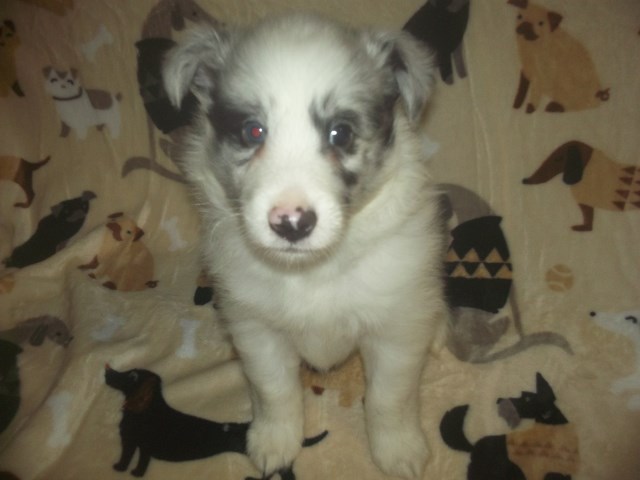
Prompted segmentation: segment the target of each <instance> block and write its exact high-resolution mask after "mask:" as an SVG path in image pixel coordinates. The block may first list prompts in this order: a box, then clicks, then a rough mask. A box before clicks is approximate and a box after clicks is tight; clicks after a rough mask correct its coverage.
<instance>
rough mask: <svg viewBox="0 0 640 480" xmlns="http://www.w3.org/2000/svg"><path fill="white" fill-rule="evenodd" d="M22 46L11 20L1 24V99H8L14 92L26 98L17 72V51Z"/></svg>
mask: <svg viewBox="0 0 640 480" xmlns="http://www.w3.org/2000/svg"><path fill="white" fill-rule="evenodd" d="M19 46H20V39H19V37H18V34H17V32H16V26H15V24H14V23H13V22H12V21H11V20H4V21H2V23H0V97H7V96H9V93H11V92H12V91H13V93H15V94H16V95H17V96H19V97H24V92H23V91H22V88H20V83H19V82H18V74H17V72H16V60H15V51H16V49H17V48H18V47H19Z"/></svg>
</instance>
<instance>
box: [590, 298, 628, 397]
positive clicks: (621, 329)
mask: <svg viewBox="0 0 640 480" xmlns="http://www.w3.org/2000/svg"><path fill="white" fill-rule="evenodd" d="M591 318H593V321H594V322H595V323H596V324H597V325H598V326H600V327H602V328H604V329H605V330H609V331H610V332H613V333H617V334H618V335H622V336H624V337H626V338H627V339H628V340H631V343H632V344H633V348H634V350H635V354H636V358H635V364H634V365H633V372H632V373H631V374H630V375H628V376H626V377H622V378H619V379H618V380H616V381H615V382H613V384H612V385H611V392H612V393H614V394H616V395H620V394H622V393H627V392H630V393H631V394H632V395H631V397H630V398H629V401H628V403H627V407H628V408H629V410H640V309H638V310H629V311H624V312H616V313H606V312H591Z"/></svg>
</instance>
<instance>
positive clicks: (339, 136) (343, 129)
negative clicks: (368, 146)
mask: <svg viewBox="0 0 640 480" xmlns="http://www.w3.org/2000/svg"><path fill="white" fill-rule="evenodd" d="M329 143H330V144H331V145H333V146H334V147H337V148H341V149H347V148H349V147H350V146H351V144H352V143H353V130H352V129H351V127H350V126H349V125H347V124H346V123H339V124H337V125H334V126H333V127H331V128H330V129H329Z"/></svg>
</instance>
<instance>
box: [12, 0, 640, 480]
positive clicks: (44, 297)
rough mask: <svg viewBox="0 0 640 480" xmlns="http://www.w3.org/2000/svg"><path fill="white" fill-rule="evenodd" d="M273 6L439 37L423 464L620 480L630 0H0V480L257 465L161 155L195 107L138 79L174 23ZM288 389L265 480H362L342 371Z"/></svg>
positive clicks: (632, 81)
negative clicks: (298, 435) (298, 425)
mask: <svg viewBox="0 0 640 480" xmlns="http://www.w3.org/2000/svg"><path fill="white" fill-rule="evenodd" d="M284 9H296V10H299V9H305V10H313V11H318V12H322V13H324V14H326V15H329V16H331V17H336V18H339V19H341V20H343V21H345V22H349V23H352V24H354V25H378V26H386V27H390V28H405V29H406V30H407V31H409V32H410V33H411V34H413V35H415V36H417V37H418V38H420V39H422V40H424V41H425V42H427V43H429V44H430V45H431V46H432V47H433V48H434V50H435V51H436V52H437V61H438V85H437V91H436V94H435V96H434V98H433V102H432V104H431V106H430V109H429V111H428V114H427V116H426V118H425V122H424V129H425V132H426V134H427V135H428V137H429V139H430V142H429V144H428V145H426V151H425V156H427V155H429V156H430V157H431V158H430V162H431V171H432V173H433V176H434V178H435V179H436V180H437V182H438V183H440V184H441V190H442V199H443V205H444V207H445V210H446V213H447V215H448V217H449V225H450V227H451V234H450V244H449V248H448V251H447V255H446V258H443V261H444V262H445V266H446V273H447V279H446V281H447V293H448V295H449V299H450V302H451V307H452V312H453V315H452V324H451V326H450V329H449V331H448V335H447V339H446V342H445V343H444V344H443V345H441V346H438V347H437V348H434V350H433V351H432V352H431V355H430V358H429V361H428V364H427V366H426V368H425V371H424V374H423V378H422V385H421V399H422V428H423V430H424V432H425V434H426V436H427V439H428V443H429V446H430V451H431V454H430V459H429V463H428V464H427V467H426V471H425V473H424V479H447V480H464V479H469V480H472V479H487V480H488V479H492V480H502V479H504V480H515V479H522V480H525V479H526V480H543V479H547V480H549V479H565V480H566V479H569V478H572V479H585V480H610V479H616V480H635V479H637V478H640V447H639V445H640V324H639V320H640V295H639V293H640V249H638V246H637V244H638V238H640V212H638V209H639V207H640V173H639V172H640V170H639V169H640V163H639V159H638V152H639V151H640V136H638V128H639V127H640V109H639V108H638V106H639V105H640V88H638V85H639V84H638V78H640V62H638V58H639V54H640V3H638V2H637V0H617V1H616V2H602V1H600V0H565V1H560V0H534V1H531V2H529V1H527V0H486V1H485V0H483V1H480V0H428V1H427V2H426V3H425V0H397V1H394V2H389V1H385V0H369V1H367V2H362V1H359V0H323V1H320V0H314V1H305V0H262V1H260V2H256V1H251V0H137V1H127V2H125V1H118V2H114V1H108V0H5V1H3V2H0V114H1V115H0V118H1V120H0V261H1V262H2V263H1V264H0V479H2V480H6V479H16V478H17V479H21V480H28V479H43V480H66V479H70V480H76V479H77V480H82V479H88V478H95V479H124V478H129V476H130V474H133V475H134V476H138V477H144V478H146V479H149V480H152V479H163V480H168V479H184V478H192V479H205V478H207V479H213V478H215V479H220V480H222V479H225V480H227V479H229V480H242V479H249V478H260V477H261V472H259V471H258V470H257V469H256V468H255V467H254V466H253V465H252V464H251V462H250V461H249V459H248V457H247V456H246V455H245V451H246V432H247V427H248V425H249V422H250V421H251V404H250V399H249V395H248V392H247V385H246V381H245V379H244V377H243V375H242V371H241V369H240V366H239V363H238V360H237V358H236V356H235V353H234V350H233V347H232V345H231V343H230V341H229V338H228V336H227V335H226V333H225V330H224V328H223V326H222V324H221V323H220V320H219V312H218V311H217V309H216V292H215V290H214V288H213V286H212V284H211V281H210V279H208V278H207V277H206V275H204V274H203V273H202V268H201V265H200V262H199V253H198V252H199V248H198V217H197V215H196V212H195V209H194V207H193V206H192V204H191V201H190V198H189V194H188V190H187V188H186V187H185V185H184V182H183V180H182V176H181V175H180V172H179V170H178V168H177V167H176V164H175V162H174V159H175V145H176V142H177V141H178V140H179V137H180V135H181V133H182V131H183V127H184V126H185V125H186V123H187V122H188V120H189V115H190V110H191V109H192V108H193V103H191V104H190V103H189V102H187V103H186V104H185V106H184V107H183V109H182V110H181V111H176V110H174V109H173V108H172V107H171V106H170V105H169V104H168V102H167V101H166V97H165V95H164V92H163V90H162V85H161V79H160V76H159V73H160V65H161V61H162V58H163V55H164V53H165V52H166V51H167V50H168V49H169V48H170V47H171V46H172V45H174V43H175V41H176V40H177V39H178V38H179V37H180V35H181V34H182V33H183V32H184V31H185V29H186V28H188V27H190V26H192V25H195V24H199V23H211V24H219V23H224V24H247V23H250V22H252V21H254V20H255V19H256V18H258V17H261V16H264V15H267V14H269V13H272V12H277V11H282V10H284ZM192 101H193V102H195V99H192ZM633 137H635V138H633ZM301 376H302V380H303V384H304V386H305V408H306V425H305V429H306V431H305V436H306V438H307V440H306V441H305V448H303V450H302V453H301V454H300V455H299V457H298V458H297V459H296V461H295V462H294V464H293V465H292V466H291V468H290V469H287V470H284V471H282V472H278V473H276V474H274V475H273V477H272V478H274V479H278V478H280V479H283V480H285V479H286V480H290V479H294V478H298V479H300V480H311V479H372V480H373V479H382V478H385V477H384V475H383V474H382V473H381V472H380V471H379V470H378V469H377V468H376V467H375V465H374V464H373V462H372V460H371V457H370V454H369V450H368V447H367V439H366V434H365V428H364V417H363V401H366V399H365V398H364V387H363V383H364V382H363V371H362V364H361V361H360V358H359V357H358V356H357V355H356V356H353V357H352V358H351V359H350V360H349V361H348V362H347V363H346V364H344V365H342V366H341V367H340V368H338V369H336V370H334V371H332V372H330V373H328V374H324V375H321V374H318V373H316V372H313V371H310V370H306V369H304V367H303V368H302V370H301ZM121 421H122V426H123V428H119V425H120V424H121Z"/></svg>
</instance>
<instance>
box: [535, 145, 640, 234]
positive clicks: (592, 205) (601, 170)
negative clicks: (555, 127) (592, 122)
mask: <svg viewBox="0 0 640 480" xmlns="http://www.w3.org/2000/svg"><path fill="white" fill-rule="evenodd" d="M557 175H562V181H563V182H564V183H565V184H566V185H569V187H570V188H571V193H572V195H573V198H574V199H575V200H576V202H577V203H578V206H579V207H580V210H581V211H582V218H583V221H582V224H580V225H575V226H573V227H572V228H573V230H575V231H576V232H590V231H591V230H593V218H594V212H595V209H596V208H600V209H602V210H610V211H614V212H625V211H627V210H638V209H640V167H636V166H634V165H628V164H622V163H618V162H615V161H613V160H611V159H610V158H609V157H608V156H607V155H605V154H604V153H603V152H601V151H600V150H597V149H595V148H593V147H591V146H589V145H587V144H586V143H583V142H579V141H571V142H567V143H565V144H563V145H561V146H560V147H558V148H556V149H555V150H554V151H553V153H551V155H549V157H548V158H547V159H546V160H545V161H544V162H543V163H542V165H540V167H539V168H538V169H537V170H536V171H535V172H534V173H533V174H532V175H531V176H530V177H528V178H525V179H524V180H523V181H522V183H524V184H525V185H538V184H541V183H545V182H548V181H549V180H551V179H552V178H554V177H555V176H557Z"/></svg>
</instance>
